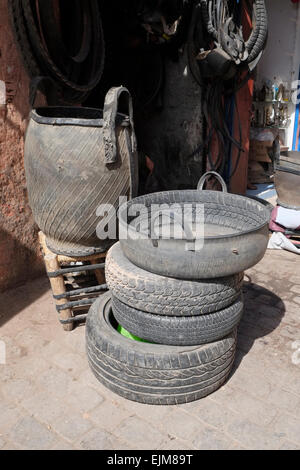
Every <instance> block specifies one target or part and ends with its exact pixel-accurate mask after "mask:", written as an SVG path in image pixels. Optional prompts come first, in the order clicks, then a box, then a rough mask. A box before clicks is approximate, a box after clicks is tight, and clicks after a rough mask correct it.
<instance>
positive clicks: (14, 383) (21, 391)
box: [1, 378, 35, 403]
mask: <svg viewBox="0 0 300 470" xmlns="http://www.w3.org/2000/svg"><path fill="white" fill-rule="evenodd" d="M34 391H35V384H34V382H33V381H32V380H30V379H17V378H16V379H12V380H9V381H8V382H6V383H3V384H2V386H1V392H2V393H3V395H4V396H5V397H6V398H7V399H8V400H10V401H15V402H16V403H19V402H20V401H21V400H22V399H24V398H25V397H28V396H31V395H32V394H33V393H34Z"/></svg>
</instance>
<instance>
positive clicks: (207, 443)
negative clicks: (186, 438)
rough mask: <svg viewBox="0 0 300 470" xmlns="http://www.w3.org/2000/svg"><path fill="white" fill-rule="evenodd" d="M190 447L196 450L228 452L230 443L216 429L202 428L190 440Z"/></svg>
mask: <svg viewBox="0 0 300 470" xmlns="http://www.w3.org/2000/svg"><path fill="white" fill-rule="evenodd" d="M192 445H193V446H194V447H195V448H196V449H197V450H228V449H229V447H231V445H232V442H231V440H230V439H229V438H228V437H227V436H224V434H223V433H221V432H219V431H217V430H216V429H213V428H211V427H209V426H203V427H201V428H199V429H198V431H197V433H195V435H194V437H193V438H192Z"/></svg>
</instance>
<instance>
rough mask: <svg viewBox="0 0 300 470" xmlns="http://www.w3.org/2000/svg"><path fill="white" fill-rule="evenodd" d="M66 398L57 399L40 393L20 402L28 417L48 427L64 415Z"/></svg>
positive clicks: (43, 392)
mask: <svg viewBox="0 0 300 470" xmlns="http://www.w3.org/2000/svg"><path fill="white" fill-rule="evenodd" d="M66 401H67V398H65V397H62V398H61V399H58V398H56V397H53V396H51V395H49V393H48V392H47V391H42V392H39V393H37V394H34V395H32V396H31V397H29V398H27V399H24V400H22V401H21V405H22V407H23V408H25V409H26V410H27V411H28V412H29V413H30V415H32V416H34V417H36V418H37V419H38V420H39V421H41V422H43V423H45V424H46V425H48V426H53V425H54V423H55V422H56V420H57V419H58V418H59V417H60V416H62V415H63V414H64V413H65V410H66Z"/></svg>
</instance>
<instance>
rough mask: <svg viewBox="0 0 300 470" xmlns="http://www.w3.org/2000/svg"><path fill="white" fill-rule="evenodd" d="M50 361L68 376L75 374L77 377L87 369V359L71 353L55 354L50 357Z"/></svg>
mask: <svg viewBox="0 0 300 470" xmlns="http://www.w3.org/2000/svg"><path fill="white" fill-rule="evenodd" d="M51 361H52V362H53V363H54V364H55V365H57V366H58V367H60V368H61V369H63V370H65V371H66V372H68V373H70V374H73V375H74V374H75V375H76V376H77V377H78V375H79V374H80V372H81V371H83V370H86V369H87V367H88V362H87V358H86V357H85V356H82V355H80V354H76V353H73V352H66V353H64V354H61V353H57V354H55V355H54V356H52V357H51Z"/></svg>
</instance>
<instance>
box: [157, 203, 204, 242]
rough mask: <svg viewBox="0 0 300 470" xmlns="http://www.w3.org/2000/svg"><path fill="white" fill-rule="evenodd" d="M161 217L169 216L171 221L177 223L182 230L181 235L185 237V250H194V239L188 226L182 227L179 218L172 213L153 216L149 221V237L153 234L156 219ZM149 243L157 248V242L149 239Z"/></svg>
mask: <svg viewBox="0 0 300 470" xmlns="http://www.w3.org/2000/svg"><path fill="white" fill-rule="evenodd" d="M163 215H167V216H169V217H170V219H171V220H174V221H177V222H178V223H179V224H180V226H181V228H182V231H183V233H184V235H185V237H186V240H187V243H186V249H187V250H193V249H194V242H195V237H194V235H193V232H192V230H191V228H190V226H189V225H187V226H186V224H185V226H183V225H182V219H181V217H180V216H177V215H176V214H174V212H168V210H165V211H159V212H157V214H155V215H154V216H153V218H152V220H151V235H152V234H154V224H155V222H156V219H157V218H158V217H160V216H163ZM151 241H152V245H153V246H154V247H155V248H157V247H158V241H157V240H156V239H155V238H151Z"/></svg>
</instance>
